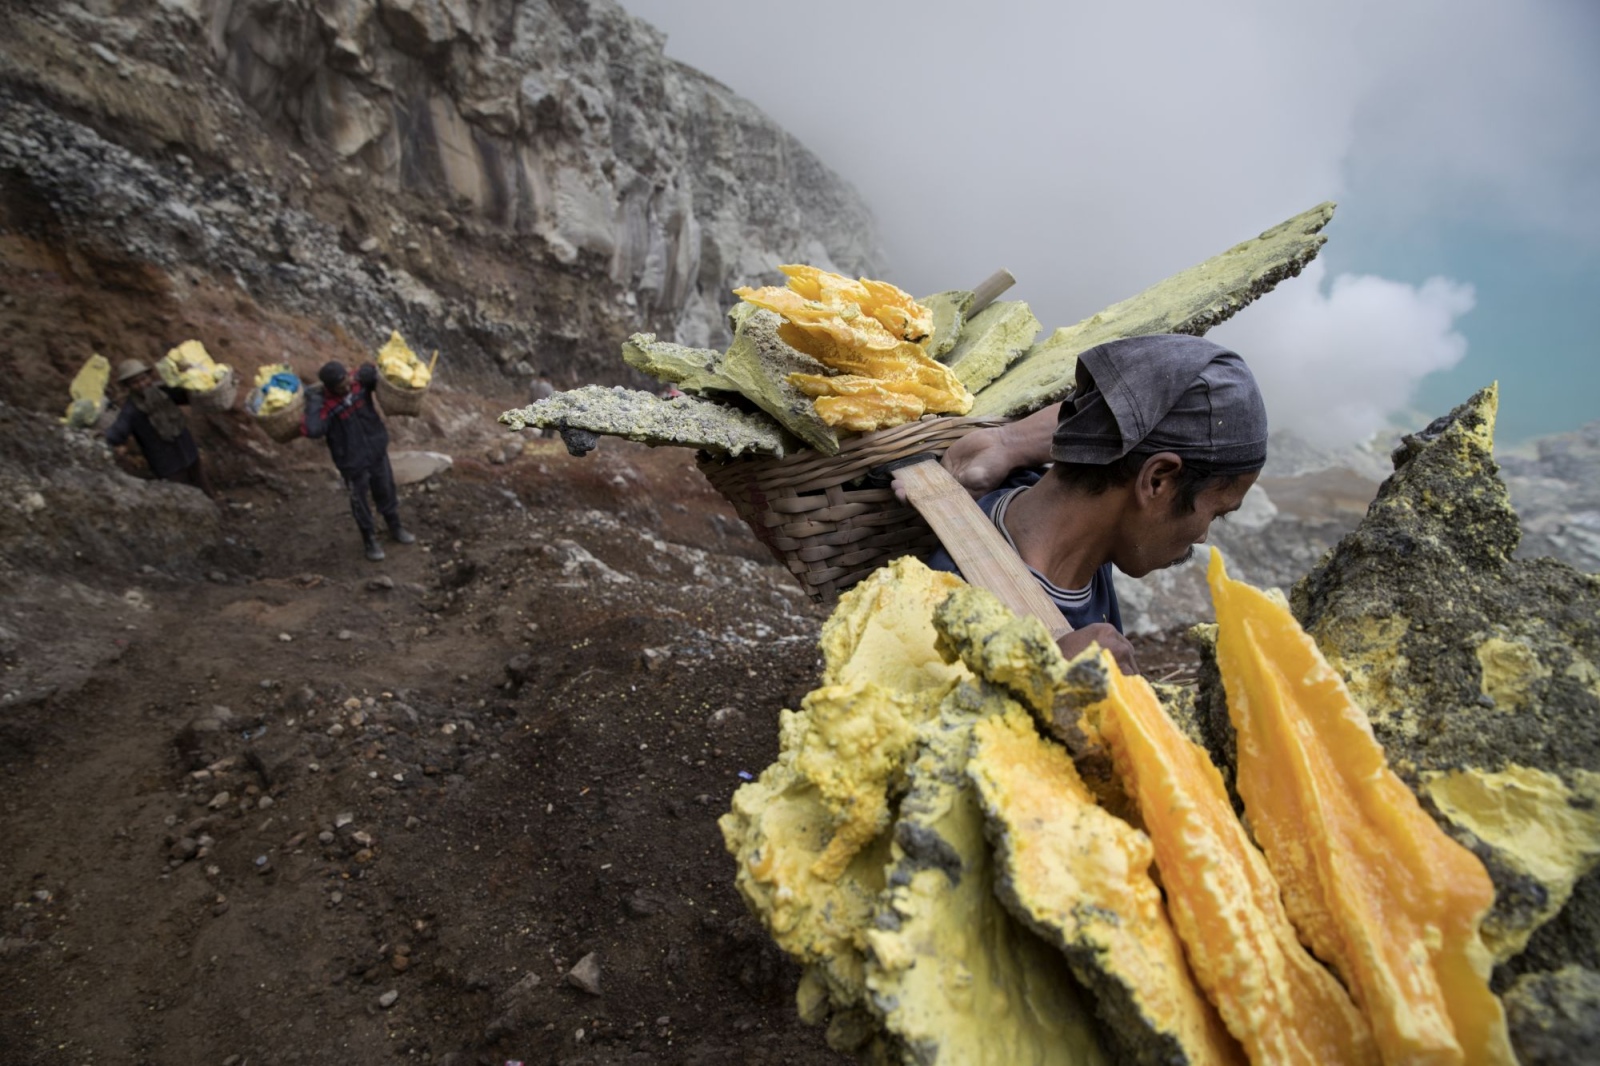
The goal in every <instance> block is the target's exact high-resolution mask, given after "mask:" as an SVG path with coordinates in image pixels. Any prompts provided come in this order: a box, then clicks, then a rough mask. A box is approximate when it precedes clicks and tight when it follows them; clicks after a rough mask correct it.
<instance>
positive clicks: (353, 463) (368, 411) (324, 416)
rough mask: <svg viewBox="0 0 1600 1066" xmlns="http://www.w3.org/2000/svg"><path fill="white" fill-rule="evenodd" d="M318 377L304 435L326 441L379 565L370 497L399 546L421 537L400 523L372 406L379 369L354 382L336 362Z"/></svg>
mask: <svg viewBox="0 0 1600 1066" xmlns="http://www.w3.org/2000/svg"><path fill="white" fill-rule="evenodd" d="M317 378H318V380H320V381H321V382H322V384H321V385H320V386H319V385H313V386H312V387H311V388H309V389H307V390H306V413H305V417H304V420H303V421H302V423H301V426H300V431H301V432H302V433H304V434H305V435H306V436H308V437H313V438H315V437H326V438H327V439H328V453H329V454H330V455H332V456H333V465H334V466H336V467H338V468H339V475H340V476H341V477H343V478H344V487H345V490H346V491H347V492H349V494H350V513H351V514H353V515H355V519H356V526H357V527H358V528H359V529H360V530H361V541H362V543H363V544H364V545H365V546H366V553H367V558H368V559H371V560H372V561H373V562H379V561H381V560H382V559H383V548H382V547H381V546H380V545H379V544H378V537H377V532H376V529H375V527H374V526H373V522H372V508H371V507H369V506H368V505H367V496H368V495H369V494H370V495H371V497H372V500H373V502H374V503H376V504H377V505H378V513H379V514H381V515H382V516H383V520H384V521H385V522H386V523H387V524H388V526H389V536H390V537H391V538H392V539H393V540H394V541H395V542H396V543H399V544H413V543H415V542H416V539H417V538H416V537H414V536H413V535H412V534H411V533H410V532H409V531H408V530H407V529H406V528H405V527H404V526H402V525H401V524H400V498H399V495H398V494H397V493H396V492H395V486H394V471H393V470H392V469H391V468H390V466H389V430H388V429H387V428H386V427H385V426H384V424H383V419H382V417H380V416H379V414H378V409H377V407H375V406H374V405H373V402H372V396H373V389H374V388H375V387H376V385H377V382H378V368H377V367H376V366H374V365H373V364H371V363H363V364H362V365H361V368H360V369H358V370H357V371H356V376H355V380H354V381H351V380H350V374H349V373H348V372H347V371H346V370H345V368H344V364H343V363H341V362H339V361H338V360H332V361H330V362H327V363H324V364H323V366H322V369H321V370H319V371H317Z"/></svg>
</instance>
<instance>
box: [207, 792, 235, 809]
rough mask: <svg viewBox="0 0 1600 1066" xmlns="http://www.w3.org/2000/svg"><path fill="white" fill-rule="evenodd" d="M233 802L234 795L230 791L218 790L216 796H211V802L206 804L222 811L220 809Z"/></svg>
mask: <svg viewBox="0 0 1600 1066" xmlns="http://www.w3.org/2000/svg"><path fill="white" fill-rule="evenodd" d="M232 802H233V795H232V794H231V793H229V792H218V793H217V794H216V795H215V796H212V797H211V802H210V803H208V804H206V806H207V807H210V808H211V809H212V810H214V811H220V810H222V808H224V807H226V806H227V805H228V804H230V803H232Z"/></svg>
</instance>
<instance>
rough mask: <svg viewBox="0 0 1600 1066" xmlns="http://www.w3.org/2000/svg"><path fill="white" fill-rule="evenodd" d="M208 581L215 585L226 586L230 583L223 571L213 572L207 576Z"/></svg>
mask: <svg viewBox="0 0 1600 1066" xmlns="http://www.w3.org/2000/svg"><path fill="white" fill-rule="evenodd" d="M206 580H207V581H210V582H211V583H212V584H215V585H226V584H227V583H228V575H227V574H224V573H223V572H222V571H221V570H213V571H211V572H210V573H209V574H207V575H206Z"/></svg>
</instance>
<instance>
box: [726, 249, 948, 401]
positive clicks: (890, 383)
mask: <svg viewBox="0 0 1600 1066" xmlns="http://www.w3.org/2000/svg"><path fill="white" fill-rule="evenodd" d="M781 269H782V270H783V272H784V273H785V274H786V275H788V277H789V284H788V286H787V287H780V286H767V287H764V288H760V289H752V288H749V287H745V288H740V289H735V290H734V294H735V295H736V296H738V297H740V298H741V299H743V300H745V301H746V302H747V303H750V304H753V305H755V306H757V307H762V308H765V309H767V310H769V311H773V312H775V313H777V314H779V315H781V316H783V318H784V320H785V322H784V326H783V327H782V330H781V336H782V338H783V340H784V341H785V342H786V343H788V344H789V345H791V346H792V347H794V348H795V349H796V350H798V351H800V352H803V353H804V354H806V355H808V356H810V357H812V358H813V359H816V360H817V361H818V362H820V363H821V364H822V365H823V366H825V367H827V368H828V369H830V370H834V371H837V372H838V376H833V375H821V374H794V375H791V376H790V378H789V381H790V383H791V384H793V385H794V386H795V387H797V388H800V389H802V390H803V391H804V392H805V393H806V394H807V395H809V396H812V397H814V398H816V400H817V403H816V407H817V413H818V415H819V416H821V418H822V419H823V421H824V422H827V423H828V424H829V425H832V426H836V427H839V428H842V429H850V430H855V431H858V432H862V431H866V430H871V429H882V428H886V427H888V426H893V425H899V424H900V423H901V422H908V421H911V420H913V419H916V418H920V417H921V416H922V415H924V414H966V413H967V411H969V410H971V408H972V395H971V394H970V393H969V392H968V391H967V389H966V386H964V385H962V384H961V381H960V379H959V378H957V377H956V376H955V374H954V373H952V372H951V370H950V369H949V368H948V367H946V366H944V365H943V364H942V363H940V362H938V361H937V360H936V359H933V358H932V357H931V356H929V355H928V353H927V351H926V347H925V346H926V345H927V343H928V341H929V339H930V337H931V334H932V330H933V314H932V312H931V311H929V310H928V308H926V307H923V306H922V305H921V304H919V303H917V302H916V301H915V300H914V299H912V298H911V296H909V295H908V294H906V293H904V292H902V291H901V290H899V289H897V288H895V287H894V286H893V285H890V284H888V283H887V282H882V281H873V280H871V279H869V278H862V279H861V280H860V281H852V280H850V279H849V278H846V277H843V276H842V275H839V274H832V273H828V272H827V271H823V270H818V269H817V268H816V267H810V266H803V265H790V266H785V267H782V268H781Z"/></svg>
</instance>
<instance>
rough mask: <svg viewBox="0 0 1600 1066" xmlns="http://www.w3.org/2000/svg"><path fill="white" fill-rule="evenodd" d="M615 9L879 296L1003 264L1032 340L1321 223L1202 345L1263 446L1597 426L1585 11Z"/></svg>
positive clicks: (1594, 142) (1229, 0)
mask: <svg viewBox="0 0 1600 1066" xmlns="http://www.w3.org/2000/svg"><path fill="white" fill-rule="evenodd" d="M622 6H623V7H624V8H625V9H626V10H628V11H629V12H630V13H632V14H635V15H638V16H639V17H642V18H644V19H645V20H646V21H649V22H651V23H652V24H654V25H656V26H657V27H658V28H660V29H662V30H663V31H665V32H666V34H667V45H666V51H667V54H668V55H671V56H673V57H674V58H677V59H680V60H682V61H683V62H685V63H688V64H689V65H691V66H694V67H696V68H697V69H700V70H702V71H704V72H705V73H707V74H709V75H711V76H712V77H714V78H716V79H718V80H719V81H722V82H723V83H725V84H727V85H728V86H729V87H730V88H732V89H733V90H734V91H735V92H737V93H739V94H740V95H742V96H744V97H746V98H747V99H749V100H750V101H751V102H753V103H754V104H756V105H757V106H758V107H760V108H762V109H763V110H764V111H766V112H767V113H768V114H769V115H771V116H772V117H773V119H774V120H775V121H777V122H779V123H780V124H781V125H783V126H784V127H785V128H786V129H788V130H789V131H790V132H791V133H793V134H794V135H795V136H796V137H797V138H799V139H800V140H801V141H802V142H803V143H804V144H806V145H807V146H808V147H809V148H811V149H812V150H813V151H815V152H816V153H817V154H818V155H819V156H820V157H821V158H822V159H823V161H824V162H825V163H826V164H827V165H828V166H829V167H830V168H831V169H833V170H834V171H835V172H836V173H837V174H839V175H840V176H841V177H842V178H844V179H845V180H846V181H849V182H850V183H851V184H852V185H854V186H855V187H856V189H857V190H858V191H859V192H860V193H861V194H862V196H863V198H864V199H865V200H866V201H867V203H868V205H869V206H870V208H871V209H872V211H873V213H874V215H875V216H876V218H877V220H878V224H879V228H880V231H881V234H882V238H883V241H884V245H885V248H886V251H887V253H888V255H889V257H890V263H889V267H888V271H887V275H888V280H890V281H894V282H895V283H896V284H899V285H901V286H902V287H903V288H906V289H909V290H911V291H913V292H918V293H923V292H932V291H936V290H939V289H945V288H955V287H970V286H971V285H973V284H975V283H976V282H977V281H978V280H980V279H981V278H983V277H984V276H986V275H987V274H988V273H989V272H991V271H992V270H993V269H995V268H996V267H1001V266H1004V267H1006V268H1008V269H1010V270H1011V271H1012V272H1013V273H1014V274H1016V276H1017V278H1018V285H1017V287H1016V288H1015V289H1014V290H1013V291H1012V295H1013V296H1014V297H1016V298H1019V299H1025V300H1027V301H1028V302H1029V303H1030V305H1031V306H1032V307H1033V308H1034V311H1035V313H1036V314H1037V315H1038V316H1039V318H1040V320H1041V322H1043V323H1044V326H1045V329H1046V330H1049V329H1053V328H1055V327H1057V326H1061V325H1067V324H1070V323H1072V322H1075V321H1078V320H1079V319H1081V318H1083V317H1085V316H1087V315H1089V314H1092V313H1094V312H1095V311H1097V310H1099V309H1100V308H1101V307H1104V306H1105V305H1107V304H1110V303H1113V302H1115V301H1116V300H1120V299H1122V298H1124V297H1126V296H1129V295H1132V294H1133V293H1135V292H1137V291H1139V290H1140V289H1142V288H1144V287H1145V286H1146V285H1149V284H1150V283H1152V282H1154V281H1157V280H1159V279H1160V278H1162V277H1165V276H1167V275H1169V274H1171V273H1174V272H1176V271H1178V270H1181V269H1183V268H1185V267H1187V266H1190V265H1192V264H1194V263H1196V262H1199V261H1200V260H1202V259H1205V258H1207V257H1208V256H1211V255H1213V254H1215V253H1217V252H1220V251H1222V250H1223V249H1225V248H1227V247H1229V246H1230V245H1232V244H1234V243H1236V242H1237V241H1239V240H1242V239H1244V238H1246V237H1249V236H1252V235H1254V234H1255V233H1257V232H1259V231H1261V230H1263V229H1265V228H1267V227H1269V226H1271V225H1274V224H1276V223H1277V222H1280V221H1282V220H1283V219H1285V218H1288V217H1290V216H1291V215H1294V214H1296V213H1298V212H1300V211H1303V210H1305V209H1306V208H1309V207H1311V206H1313V205H1314V204H1317V203H1319V202H1321V201H1323V200H1330V199H1331V200H1336V201H1338V202H1339V205H1340V206H1339V210H1338V213H1337V214H1336V215H1335V218H1334V221H1333V223H1332V224H1331V225H1330V226H1329V227H1328V230H1327V231H1326V232H1327V234H1328V236H1329V238H1330V239H1329V243H1328V245H1327V246H1326V247H1325V248H1324V250H1323V252H1322V255H1321V256H1320V257H1319V259H1318V260H1317V263H1316V264H1315V265H1314V266H1313V268H1312V269H1310V270H1308V271H1306V273H1305V274H1304V275H1302V277H1300V278H1297V279H1294V280H1292V281H1290V282H1287V283H1285V284H1283V285H1281V286H1280V287H1279V289H1278V290H1277V291H1276V292H1274V293H1273V294H1271V295H1270V296H1268V297H1267V298H1266V299H1264V300H1261V301H1259V302H1258V303H1257V304H1256V305H1254V306H1253V307H1251V308H1249V309H1247V310H1245V311H1244V312H1242V313H1241V314H1240V315H1239V316H1238V317H1237V318H1235V319H1234V320H1233V321H1232V322H1230V323H1227V324H1225V325H1224V326H1222V327H1220V328H1219V329H1217V330H1215V331H1213V334H1212V335H1213V336H1214V337H1215V338H1216V339H1218V340H1219V341H1222V342H1224V343H1227V344H1230V345H1232V346H1234V347H1237V348H1238V349H1239V350H1240V351H1241V353H1242V354H1244V355H1245V356H1246V358H1247V360H1249V361H1250V363H1251V365H1252V366H1253V367H1254V368H1255V369H1256V372H1257V374H1258V376H1259V377H1260V379H1261V381H1262V385H1263V390H1264V391H1265V392H1266V393H1267V398H1268V403H1269V411H1270V414H1271V416H1272V418H1273V421H1274V423H1275V424H1276V425H1284V426H1293V427H1295V428H1297V429H1300V428H1304V429H1305V431H1306V432H1305V434H1304V435H1306V436H1308V437H1309V438H1311V439H1313V440H1314V441H1318V442H1320V443H1335V442H1337V441H1341V440H1346V439H1355V438H1356V437H1359V436H1361V435H1363V434H1364V433H1370V432H1371V431H1373V430H1374V429H1377V428H1378V427H1379V426H1381V425H1382V424H1383V423H1384V422H1385V420H1387V419H1388V418H1390V417H1391V416H1394V415H1395V414H1397V413H1398V412H1402V411H1405V410H1408V409H1412V408H1417V407H1421V408H1423V409H1425V410H1428V411H1431V412H1434V413H1439V412H1440V411H1442V410H1443V409H1447V408H1448V407H1449V406H1451V405H1453V404H1455V403H1458V402H1460V401H1461V400H1463V399H1465V398H1466V396H1467V395H1469V394H1470V393H1471V392H1472V391H1474V390H1475V389H1476V388H1478V387H1480V386H1481V385H1483V384H1486V383H1488V381H1490V380H1496V379H1498V380H1499V381H1500V383H1501V429H1500V439H1501V441H1502V442H1503V443H1505V444H1512V443H1515V442H1517V441H1520V440H1523V439H1526V438H1528V437H1530V436H1534V435H1537V434H1543V433H1549V432H1559V431H1564V430H1570V429H1573V428H1576V427H1577V426H1578V425H1581V424H1583V423H1584V422H1587V421H1591V420H1595V419H1600V402H1597V400H1600V344H1597V343H1596V341H1595V340H1594V339H1593V333H1592V331H1591V330H1589V329H1587V328H1586V327H1587V326H1588V323H1587V321H1585V317H1586V316H1584V312H1585V311H1586V310H1587V307H1586V306H1585V303H1586V302H1587V303H1592V302H1594V295H1595V293H1596V291H1597V290H1600V195H1596V194H1597V193H1600V177H1597V174H1600V166H1597V163H1600V63H1597V62H1595V58H1596V57H1597V56H1600V8H1596V7H1594V6H1593V5H1585V4H1583V3H1581V2H1579V0H1532V2H1530V3H1527V4H1524V5H1519V6H1517V7H1516V8H1514V9H1513V8H1512V7H1510V6H1509V5H1504V4H1495V3H1490V2H1487V0H1479V2H1468V3H1454V4H1447V3H1444V2H1443V0H1402V2H1400V3H1397V4H1379V3H1376V2H1364V3H1349V4H1345V5H1341V6H1340V7H1339V8H1337V9H1336V10H1332V11H1326V12H1314V11H1311V10H1309V9H1300V8H1292V7H1286V6H1284V5H1276V4H1270V3H1266V2H1256V0H1224V2H1223V3H1221V4H1219V5H1208V6H1206V7H1204V8H1200V7H1195V6H1192V5H1182V4H1178V3H1175V2H1170V0H1169V2H1163V3H1157V4H1154V5H1119V6H1107V7H1104V8H1088V7H1071V8H1069V7H1064V6H1061V7H1058V6H1056V5H1047V4H1043V3H1029V2H1021V0H1001V2H998V3H993V4H990V5H987V6H986V7H985V8H984V9H983V10H982V12H981V14H980V15H977V16H975V15H974V13H973V12H972V11H971V10H970V9H966V8H957V7H955V5H953V4H949V3H942V2H925V3H919V4H912V3H909V2H907V0H884V2H880V3H878V4H872V5H857V4H845V3H842V2H840V0H816V2H814V3H812V4H811V5H809V6H808V7H807V8H806V9H805V11H804V12H803V13H797V12H795V11H794V10H792V9H784V8H772V9H765V8H752V7H749V6H747V5H736V4H732V3H728V2H725V0H705V2H701V3H697V4H695V5H678V4H671V3H667V2H666V0H624V2H623V5H622ZM1080 101H1081V102H1080ZM1585 294H1587V297H1588V299H1587V301H1585V299H1584V296H1585Z"/></svg>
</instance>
